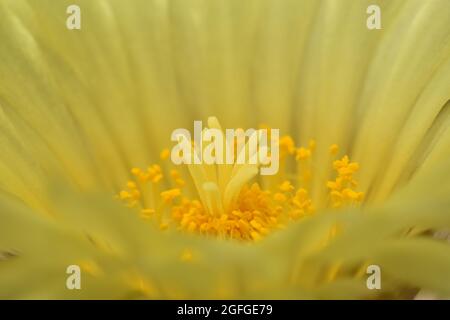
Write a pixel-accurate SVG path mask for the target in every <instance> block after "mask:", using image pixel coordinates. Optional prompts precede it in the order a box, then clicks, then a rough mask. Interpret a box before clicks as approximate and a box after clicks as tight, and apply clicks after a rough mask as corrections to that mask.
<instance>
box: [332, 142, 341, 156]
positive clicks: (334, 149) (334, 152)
mask: <svg viewBox="0 0 450 320" xmlns="http://www.w3.org/2000/svg"><path fill="white" fill-rule="evenodd" d="M338 151H339V146H338V145H337V144H332V145H331V146H330V153H331V154H332V155H335V154H337V153H338Z"/></svg>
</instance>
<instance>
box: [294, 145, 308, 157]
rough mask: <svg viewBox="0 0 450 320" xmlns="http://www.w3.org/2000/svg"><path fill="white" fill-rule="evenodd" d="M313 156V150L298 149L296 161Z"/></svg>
mask: <svg viewBox="0 0 450 320" xmlns="http://www.w3.org/2000/svg"><path fill="white" fill-rule="evenodd" d="M310 156H311V150H309V149H307V148H303V147H300V148H298V149H297V152H296V155H295V159H296V160H305V159H308V158H309V157H310Z"/></svg>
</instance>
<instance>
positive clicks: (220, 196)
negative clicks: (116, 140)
mask: <svg viewBox="0 0 450 320" xmlns="http://www.w3.org/2000/svg"><path fill="white" fill-rule="evenodd" d="M208 125H209V127H211V128H216V129H220V125H219V123H218V121H217V119H215V118H210V119H209V120H208ZM269 132H270V131H269ZM235 142H236V141H235ZM206 146H207V144H206ZM232 147H233V148H238V146H237V144H236V143H235V145H234V146H232ZM244 147H245V145H244ZM278 147H279V151H280V159H279V160H280V170H279V172H278V173H277V174H276V175H274V176H259V177H256V176H257V173H258V164H255V165H250V164H234V165H230V164H190V165H182V166H177V167H176V166H175V165H173V164H172V163H171V162H170V160H168V159H169V156H170V151H169V150H168V149H165V150H163V151H162V152H161V154H160V158H161V161H162V162H165V165H163V166H161V165H159V164H153V165H151V166H149V167H148V168H147V169H140V168H133V169H132V170H131V174H132V176H133V179H130V181H128V183H127V186H126V188H125V189H124V190H121V191H120V192H119V194H118V198H119V199H121V200H122V201H123V202H124V203H125V204H126V205H127V206H128V207H131V208H136V209H137V210H138V212H140V216H141V218H142V219H145V220H149V221H151V222H153V223H156V224H157V226H158V227H159V228H160V229H162V230H165V229H167V228H170V227H175V228H177V229H179V230H181V231H184V232H188V233H197V234H201V235H206V236H213V237H220V238H225V239H235V240H242V241H257V240H260V239H262V238H263V237H264V236H266V235H267V234H269V233H270V232H272V231H274V230H277V229H281V228H283V227H284V226H286V224H288V223H289V222H290V221H294V220H298V219H302V218H304V217H306V216H308V215H312V214H314V212H315V208H314V204H313V201H312V199H311V198H310V195H309V192H308V189H309V187H310V180H311V178H312V176H313V175H314V172H313V171H314V170H313V163H314V149H315V141H313V140H311V141H310V142H309V145H308V146H307V147H304V146H303V147H297V146H296V145H295V143H294V140H293V139H292V137H290V136H287V135H286V136H282V137H281V138H280V139H279V141H278ZM192 148H193V149H192V150H193V152H195V151H194V149H195V146H194V145H193V147H192ZM235 151H236V152H234V154H235V155H237V154H238V153H239V151H240V150H235ZM338 152H339V147H338V146H337V145H335V144H334V145H332V146H330V154H331V155H332V156H334V157H336V156H337V154H338ZM330 166H332V167H333V169H334V170H335V179H333V180H329V181H323V188H327V190H328V195H329V197H328V198H329V199H328V203H327V206H329V207H332V208H339V207H343V206H349V205H356V204H358V203H360V202H361V201H362V200H363V196H364V195H363V193H362V192H358V191H356V190H355V188H356V187H357V182H356V181H355V179H354V178H353V175H354V174H355V173H356V172H357V171H358V169H359V165H358V163H356V162H351V161H350V159H349V157H348V156H347V155H345V156H343V157H342V158H340V159H336V160H334V161H333V162H332V164H330ZM252 180H253V181H252ZM188 181H192V182H188Z"/></svg>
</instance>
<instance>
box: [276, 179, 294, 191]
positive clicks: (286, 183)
mask: <svg viewBox="0 0 450 320" xmlns="http://www.w3.org/2000/svg"><path fill="white" fill-rule="evenodd" d="M279 189H280V190H281V191H283V192H289V191H292V190H294V186H293V185H292V184H291V182H290V181H288V180H286V181H284V182H283V183H282V184H280V186H279Z"/></svg>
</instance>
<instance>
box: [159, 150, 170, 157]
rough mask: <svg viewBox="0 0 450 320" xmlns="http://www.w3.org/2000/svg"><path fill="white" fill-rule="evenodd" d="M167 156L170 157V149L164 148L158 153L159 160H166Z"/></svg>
mask: <svg viewBox="0 0 450 320" xmlns="http://www.w3.org/2000/svg"><path fill="white" fill-rule="evenodd" d="M169 157H170V150H169V149H164V150H162V151H161V153H160V154H159V158H160V159H161V160H167V159H169Z"/></svg>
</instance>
